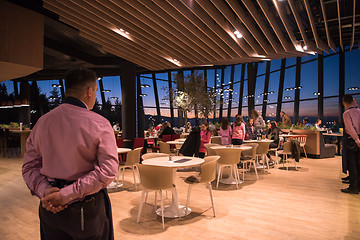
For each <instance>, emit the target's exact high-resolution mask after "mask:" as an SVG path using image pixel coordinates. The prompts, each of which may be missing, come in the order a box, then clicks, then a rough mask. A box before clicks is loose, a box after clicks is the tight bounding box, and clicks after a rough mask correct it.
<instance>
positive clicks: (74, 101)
mask: <svg viewBox="0 0 360 240" xmlns="http://www.w3.org/2000/svg"><path fill="white" fill-rule="evenodd" d="M63 103H67V104H71V105H74V106H78V107H81V108H86V109H89V108H88V106H87V105H86V103H84V102H83V101H81V100H80V99H77V98H74V97H66V98H65V99H64V100H63Z"/></svg>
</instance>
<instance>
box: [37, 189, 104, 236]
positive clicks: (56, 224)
mask: <svg viewBox="0 0 360 240" xmlns="http://www.w3.org/2000/svg"><path fill="white" fill-rule="evenodd" d="M81 208H83V224H82V220H81V216H82V214H81ZM39 217H40V233H41V239H44V240H50V239H51V240H67V239H69V240H70V239H79V240H80V239H93V240H108V239H109V235H110V234H111V233H110V227H109V224H110V223H109V218H108V216H107V214H106V207H105V197H104V193H103V192H98V193H96V194H93V195H90V196H87V197H86V198H85V200H83V201H81V202H76V203H72V204H70V205H69V206H68V208H66V209H65V210H63V211H61V212H58V213H56V214H54V213H52V212H50V211H47V210H46V209H45V208H43V207H42V206H41V203H40V206H39ZM82 225H83V229H82Z"/></svg>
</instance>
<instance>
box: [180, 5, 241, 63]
mask: <svg viewBox="0 0 360 240" xmlns="http://www.w3.org/2000/svg"><path fill="white" fill-rule="evenodd" d="M175 1H178V0H175ZM180 1H181V2H182V3H183V4H184V5H185V6H186V7H187V8H188V9H189V10H190V11H192V12H193V14H195V15H196V16H197V17H198V18H199V19H200V20H201V21H203V22H204V23H205V25H207V27H208V28H209V29H210V31H213V32H214V33H215V34H216V35H217V36H218V37H219V38H220V39H222V41H224V43H225V44H227V45H228V46H229V47H230V48H231V49H232V51H233V53H232V54H231V57H232V58H237V57H239V56H241V57H247V54H246V53H245V52H244V50H243V49H242V48H240V46H239V45H238V44H237V43H236V42H235V40H234V39H233V38H232V37H231V36H230V35H229V32H232V31H231V30H230V26H228V24H226V23H225V21H224V23H223V24H221V25H219V24H217V23H216V22H215V21H214V19H213V18H212V17H211V16H210V15H209V14H208V13H207V12H206V11H205V10H204V9H203V8H202V7H201V6H200V5H198V3H197V2H195V1H192V2H190V1H187V0H180ZM222 19H223V18H222ZM219 20H220V19H219ZM220 26H224V27H226V28H227V29H224V28H223V27H220ZM227 31H228V32H227Z"/></svg>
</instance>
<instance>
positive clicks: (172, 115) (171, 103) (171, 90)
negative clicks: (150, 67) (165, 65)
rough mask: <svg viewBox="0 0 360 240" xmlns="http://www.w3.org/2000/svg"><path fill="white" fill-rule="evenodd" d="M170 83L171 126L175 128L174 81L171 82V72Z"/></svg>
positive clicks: (169, 74) (169, 73) (169, 75)
mask: <svg viewBox="0 0 360 240" xmlns="http://www.w3.org/2000/svg"><path fill="white" fill-rule="evenodd" d="M168 82H169V101H170V117H171V120H170V123H171V126H172V127H174V126H175V125H174V107H173V98H174V96H173V89H172V81H171V71H169V72H168Z"/></svg>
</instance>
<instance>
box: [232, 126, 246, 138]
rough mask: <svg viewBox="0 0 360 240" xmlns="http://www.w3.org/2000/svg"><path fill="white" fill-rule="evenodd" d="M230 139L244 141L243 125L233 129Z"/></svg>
mask: <svg viewBox="0 0 360 240" xmlns="http://www.w3.org/2000/svg"><path fill="white" fill-rule="evenodd" d="M232 138H234V139H242V140H244V139H245V124H244V123H241V125H240V126H235V124H234V127H233V135H232Z"/></svg>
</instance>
